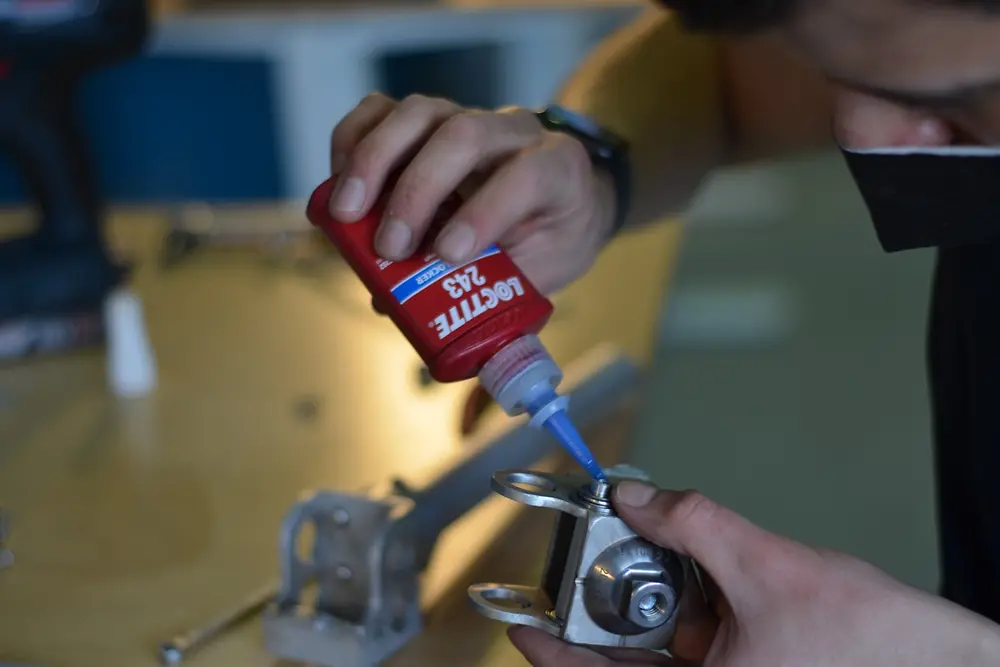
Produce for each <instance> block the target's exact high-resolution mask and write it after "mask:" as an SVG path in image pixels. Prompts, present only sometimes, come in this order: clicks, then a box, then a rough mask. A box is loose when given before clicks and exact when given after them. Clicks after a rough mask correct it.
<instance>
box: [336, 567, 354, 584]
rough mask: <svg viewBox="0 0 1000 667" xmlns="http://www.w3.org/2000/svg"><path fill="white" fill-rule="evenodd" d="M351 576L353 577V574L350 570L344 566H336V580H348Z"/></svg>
mask: <svg viewBox="0 0 1000 667" xmlns="http://www.w3.org/2000/svg"><path fill="white" fill-rule="evenodd" d="M353 576H354V573H353V572H351V568H349V567H347V566H346V565H338V566H337V578H338V579H344V580H347V579H350V578H351V577H353Z"/></svg>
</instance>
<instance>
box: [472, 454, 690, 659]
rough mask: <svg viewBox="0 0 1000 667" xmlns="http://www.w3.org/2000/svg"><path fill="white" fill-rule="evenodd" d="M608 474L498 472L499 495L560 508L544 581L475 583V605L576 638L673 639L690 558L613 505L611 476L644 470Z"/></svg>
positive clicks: (655, 645)
mask: <svg viewBox="0 0 1000 667" xmlns="http://www.w3.org/2000/svg"><path fill="white" fill-rule="evenodd" d="M606 472H607V475H608V479H609V480H610V483H606V482H589V481H588V480H587V478H585V477H583V476H576V475H564V476H560V475H550V474H547V473H538V472H531V471H521V470H507V471H502V472H498V473H496V474H495V475H494V477H493V490H494V491H496V492H497V493H499V494H500V495H502V496H505V497H507V498H510V499H511V500H514V501H516V502H519V503H522V504H525V505H530V506H532V507H542V508H548V509H554V510H558V511H559V512H560V514H559V517H558V519H557V521H556V526H555V530H554V532H553V534H552V538H551V540H550V543H549V553H548V559H547V562H546V565H545V571H544V574H543V576H542V582H541V585H540V586H538V587H528V586H520V585H509V584H491V583H490V584H476V585H474V586H471V587H470V588H469V597H470V599H471V602H472V604H473V607H474V608H475V609H476V610H477V611H478V612H479V613H481V614H482V615H483V616H486V617H487V618H490V619H493V620H497V621H501V622H504V623H510V624H514V625H527V626H531V627H534V628H538V629H540V630H543V631H545V632H547V633H549V634H551V635H553V636H555V637H558V638H560V639H563V640H565V641H568V642H570V643H573V644H583V645H589V646H609V647H622V648H641V649H650V650H662V649H665V648H666V647H667V645H668V644H669V643H670V640H671V639H672V638H673V635H674V631H675V629H676V626H677V616H678V609H679V607H680V600H681V597H682V595H683V593H684V589H685V586H686V585H688V584H687V583H686V582H689V581H690V582H692V583H694V582H693V579H694V577H693V576H692V575H693V567H692V563H691V561H690V560H689V559H687V558H682V557H680V556H678V555H677V554H676V553H674V552H672V551H669V550H667V549H664V548H662V547H659V546H657V545H655V544H652V543H650V542H648V541H646V540H644V539H643V538H641V537H639V536H637V535H636V534H635V532H634V531H633V530H632V529H631V528H629V527H628V526H627V525H625V522H624V521H622V520H621V519H620V518H619V517H618V516H617V515H616V514H615V511H614V509H613V508H612V507H611V502H610V497H611V489H612V485H613V484H615V483H617V482H619V481H622V480H624V479H642V480H644V481H647V479H648V478H646V476H645V475H644V474H643V473H642V472H641V471H638V470H636V469H634V468H626V467H620V468H612V469H610V470H608V471H606Z"/></svg>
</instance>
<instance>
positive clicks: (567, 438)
mask: <svg viewBox="0 0 1000 667" xmlns="http://www.w3.org/2000/svg"><path fill="white" fill-rule="evenodd" d="M545 428H546V429H548V431H549V433H551V434H552V435H553V436H555V438H556V440H558V441H559V444H561V445H562V446H563V448H564V449H565V450H566V451H567V452H569V453H570V455H571V456H572V457H573V458H574V459H575V460H576V462H577V463H579V464H580V465H581V466H583V469H584V470H586V471H587V474H589V475H590V476H591V477H592V478H594V479H595V480H597V481H599V482H606V481H607V477H605V476H604V470H603V469H602V468H601V465H600V464H599V463H598V462H597V460H596V459H595V458H594V455H593V454H592V453H591V452H590V448H589V447H587V444H586V443H585V442H584V441H583V437H582V436H581V435H580V432H579V431H577V430H576V426H574V425H573V422H572V421H570V418H569V415H567V414H566V412H565V411H563V410H560V411H558V412H554V413H553V414H552V416H551V417H549V419H548V420H547V421H546V422H545Z"/></svg>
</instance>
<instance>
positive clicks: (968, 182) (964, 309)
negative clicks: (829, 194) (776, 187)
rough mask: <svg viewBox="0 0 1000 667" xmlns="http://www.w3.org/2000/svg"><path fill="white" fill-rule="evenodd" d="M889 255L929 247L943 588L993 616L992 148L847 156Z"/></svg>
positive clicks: (998, 205)
mask: <svg viewBox="0 0 1000 667" xmlns="http://www.w3.org/2000/svg"><path fill="white" fill-rule="evenodd" d="M844 155H845V158H846V160H847V163H848V166H849V168H850V169H851V172H852V174H853V175H854V178H855V180H856V182H857V183H858V186H859V188H860V190H861V193H862V195H863V196H864V198H865V201H866V203H867V205H868V209H869V212H870V213H871V217H872V220H873V222H874V224H875V230H876V233H877V234H878V238H879V241H880V242H881V244H882V246H883V248H884V249H885V250H887V251H890V252H893V251H900V250H908V249H911V248H927V247H935V248H937V249H938V250H937V266H936V269H935V275H934V287H933V295H932V299H931V308H930V327H929V336H928V347H927V352H928V355H927V356H928V367H929V379H930V388H931V399H932V403H933V405H932V409H933V411H932V415H933V429H934V446H935V474H936V480H937V500H938V524H939V543H940V551H941V562H942V569H943V572H942V592H943V594H944V595H945V596H946V597H948V598H949V599H951V600H953V601H954V602H957V603H959V604H961V605H963V606H965V607H967V608H969V609H971V610H973V611H975V612H978V613H980V614H982V615H984V616H986V617H988V618H991V619H992V620H993V621H996V622H1000V308H998V304H997V301H998V297H1000V152H998V151H996V150H994V149H989V148H967V149H966V148H959V149H954V148H950V149H939V150H931V151H929V152H927V151H921V152H913V151H906V150H895V151H889V152H885V151H883V152H849V151H845V152H844Z"/></svg>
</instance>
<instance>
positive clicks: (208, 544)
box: [0, 212, 677, 667]
mask: <svg viewBox="0 0 1000 667" xmlns="http://www.w3.org/2000/svg"><path fill="white" fill-rule="evenodd" d="M0 221H2V216H0ZM112 229H113V237H114V239H115V245H116V247H118V248H120V249H121V251H122V252H123V253H124V254H125V255H127V256H129V257H131V258H134V259H136V260H137V262H138V267H137V270H136V274H135V281H134V282H135V288H136V290H137V291H138V293H139V294H140V296H141V297H142V299H143V301H144V304H145V310H146V314H147V319H148V323H149V330H150V336H151V339H152V342H153V345H154V346H155V349H156V352H157V356H158V362H159V368H160V383H159V387H158V389H157V391H156V392H155V393H154V394H153V395H151V396H149V397H147V398H145V399H141V400H132V401H122V400H116V399H114V398H112V397H110V396H109V395H108V393H107V392H106V390H105V378H104V357H103V353H102V352H101V351H99V350H95V351H90V352H80V353H76V354H72V355H68V356H62V357H54V358H49V359H45V360H37V361H32V362H27V363H22V364H17V365H13V366H10V367H4V368H0V506H2V507H5V508H6V509H7V510H8V511H9V513H10V518H11V529H12V530H11V534H10V540H9V546H10V548H11V549H12V550H13V551H14V553H15V555H16V559H17V560H16V563H15V565H14V566H13V567H11V568H9V569H6V570H0V662H2V661H4V660H7V661H21V662H26V663H29V664H32V665H40V666H52V667H144V666H146V665H154V664H156V659H155V649H156V647H157V645H158V644H159V643H160V642H161V641H163V640H165V639H167V638H168V637H170V636H171V635H173V634H175V633H177V632H179V631H182V630H185V629H187V628H190V627H192V626H197V625H199V624H200V623H202V622H204V621H206V620H208V619H210V618H212V617H213V616H214V615H216V614H217V613H219V612H221V611H224V610H226V609H228V608H230V607H231V606H232V605H233V604H234V603H235V602H236V601H237V600H238V599H240V598H242V597H243V596H245V595H247V594H248V593H250V592H251V591H253V590H255V589H257V588H259V587H260V586H261V585H262V584H264V583H266V582H267V581H269V580H272V579H275V578H276V577H277V546H276V545H277V530H278V526H279V523H280V520H281V518H282V516H283V514H284V513H285V511H286V510H287V509H288V508H289V507H290V505H291V504H292V503H293V502H294V501H295V500H296V498H297V497H298V495H299V494H300V492H302V491H303V490H307V489H312V488H333V489H344V490H355V489H360V488H362V487H365V486H367V485H371V484H376V483H380V482H384V481H385V480H386V479H388V478H389V477H391V476H393V475H402V476H403V477H404V478H405V477H408V476H410V475H411V474H413V475H416V476H417V477H419V476H420V475H426V474H431V473H432V471H433V470H434V469H435V468H436V467H440V466H442V465H444V464H445V463H446V462H447V461H449V460H452V459H454V458H455V457H457V456H460V455H461V454H462V451H463V447H464V446H467V444H466V445H463V439H462V438H461V437H460V435H459V432H458V423H459V416H460V410H461V406H462V404H463V402H464V399H465V397H466V395H467V392H468V390H469V386H468V385H453V386H434V387H431V388H422V387H421V386H420V383H419V382H418V368H419V364H418V360H417V358H416V356H415V354H414V353H413V352H412V351H411V349H410V348H409V347H408V345H407V344H406V342H405V341H404V340H403V338H402V337H401V335H399V334H398V332H396V331H395V330H394V328H393V326H392V324H391V323H390V322H388V321H387V320H386V319H384V318H380V317H378V316H376V315H375V314H373V313H372V312H371V311H370V309H369V306H368V297H367V295H366V293H365V292H364V290H363V288H362V286H361V285H360V283H359V282H358V281H357V280H356V279H355V278H354V277H353V276H352V275H351V274H350V272H349V270H348V269H347V268H346V267H345V266H344V265H343V264H341V263H340V262H339V260H338V259H336V258H335V257H334V258H331V259H328V260H325V261H323V262H322V263H321V264H320V265H319V266H318V267H317V266H314V267H313V268H312V269H311V270H310V271H308V272H303V271H295V270H292V269H291V268H290V267H289V265H287V264H285V263H282V262H276V261H274V260H273V259H272V260H269V259H267V258H266V257H265V256H264V255H262V254H261V253H260V252H257V251H255V250H247V249H237V250H222V249H219V250H205V251H203V252H200V253H196V254H195V255H192V256H191V257H190V258H189V259H188V260H186V261H185V262H183V263H181V264H180V265H178V266H176V267H175V268H173V269H171V270H165V269H163V268H161V267H160V266H159V265H158V263H157V261H156V256H157V253H158V252H159V249H160V247H161V244H162V241H163V237H164V231H165V225H164V222H163V218H162V216H161V215H159V214H157V213H141V212H133V213H128V214H120V215H118V216H117V217H116V219H115V220H114V225H113V227H112ZM676 233H677V230H676V228H675V227H673V226H670V225H663V226H658V227H654V228H650V229H648V230H646V231H643V232H640V233H635V234H632V235H630V236H627V237H624V238H623V239H621V240H619V241H618V242H616V243H615V244H614V245H613V247H612V248H611V249H609V251H608V252H607V253H606V254H605V255H604V256H603V258H602V259H601V261H600V262H599V265H598V266H597V267H596V269H595V270H594V271H593V272H592V273H591V274H589V275H588V276H587V277H586V278H585V279H584V280H582V281H580V282H579V283H577V284H576V285H575V286H574V287H573V288H571V289H570V290H568V291H567V292H565V293H564V294H562V295H560V296H559V297H558V298H557V311H556V316H555V317H554V319H553V321H552V323H551V325H550V327H549V329H548V330H547V331H546V333H545V335H544V336H543V338H544V339H545V340H546V342H547V344H548V345H549V346H550V347H551V349H552V351H553V352H554V354H555V356H556V357H557V358H558V359H559V360H560V362H563V363H568V362H570V361H571V360H573V359H574V358H576V357H578V356H580V355H581V354H582V353H584V352H585V351H586V350H588V349H589V348H591V347H592V346H593V345H594V344H596V343H599V342H604V341H608V342H612V343H615V344H617V345H618V346H620V347H621V348H622V349H623V350H625V351H626V352H627V353H628V354H629V355H631V356H633V357H634V358H636V359H638V360H641V361H646V360H648V359H649V357H650V354H651V351H652V348H653V340H654V327H655V324H656V322H657V319H658V315H659V310H660V305H661V300H662V294H663V287H664V285H665V283H666V279H667V277H668V270H669V267H670V266H671V265H672V263H673V254H674V249H675V246H676V238H675V236H676ZM309 406H313V407H314V408H315V409H314V410H307V409H305V408H306V407H309ZM501 418H502V416H501ZM495 421H496V418H494V420H493V422H491V423H495ZM623 433H624V431H621V430H619V431H617V432H615V433H614V434H611V435H608V434H605V435H602V436H598V437H597V438H596V440H595V442H596V444H597V445H598V446H599V447H601V448H602V449H603V450H604V451H605V452H606V453H607V452H612V453H613V452H615V451H617V450H618V449H620V447H621V445H622V443H623V442H624V435H623ZM607 455H608V454H606V456H607ZM611 455H613V454H611ZM496 500H497V501H499V503H498V502H488V503H486V504H484V505H483V506H482V507H481V508H480V509H479V510H477V514H476V515H475V516H472V517H470V518H469V519H467V520H464V521H463V522H460V523H459V524H456V526H455V527H454V529H453V530H452V531H450V532H449V534H448V535H447V536H446V538H445V542H444V543H443V545H442V549H440V550H439V551H438V555H437V557H436V559H435V563H434V564H433V565H432V571H433V572H436V573H437V574H436V575H433V576H431V579H433V580H434V581H433V582H432V583H431V584H429V585H432V586H436V587H437V589H438V590H439V591H440V592H442V595H439V596H438V597H439V598H440V599H441V601H442V603H441V604H440V605H439V607H440V609H441V610H444V611H440V610H439V611H434V612H433V614H432V617H431V621H430V624H429V627H428V630H427V632H426V633H425V634H424V635H423V636H422V637H420V638H419V639H418V640H417V641H415V642H414V643H413V644H412V645H411V646H409V647H407V649H405V650H404V652H403V653H402V654H400V655H399V656H398V657H397V658H396V659H395V660H394V662H393V664H398V665H437V664H449V665H451V664H454V665H473V664H476V665H494V664H495V665H501V664H503V665H512V664H518V662H517V660H518V659H517V656H516V655H515V654H514V653H513V652H512V650H511V649H510V648H509V646H508V645H507V643H506V641H504V640H503V639H502V631H503V628H502V626H499V625H498V624H494V623H490V622H488V621H485V620H484V619H481V618H480V617H478V616H477V615H475V614H474V613H472V612H470V611H469V610H468V608H467V606H465V604H464V592H463V591H462V590H461V589H462V587H463V586H464V585H467V583H469V582H471V581H475V580H493V579H497V578H501V577H502V578H505V579H512V580H514V581H515V582H523V583H533V579H532V577H534V576H535V573H536V572H537V568H538V566H539V564H540V562H541V559H542V558H543V549H544V546H545V544H544V542H545V539H546V538H547V535H546V533H545V530H547V526H548V524H547V523H546V524H544V525H543V524H540V523H538V521H539V520H540V519H531V518H528V519H526V520H528V521H529V524H526V526H525V527H524V528H523V529H520V530H519V532H518V533H517V535H518V538H519V541H522V546H521V547H518V548H513V547H512V546H511V543H510V540H507V541H504V540H500V541H499V542H498V543H497V545H496V546H495V547H490V542H491V540H490V539H489V538H492V537H494V536H496V535H497V534H498V532H499V531H500V530H501V529H502V528H503V526H504V525H506V522H507V521H509V520H510V519H511V517H512V515H511V513H510V509H509V507H510V505H511V504H510V503H507V501H505V500H503V499H500V498H497V499H496ZM505 503H506V504H505ZM525 514H530V513H525ZM542 514H543V515H544V514H545V513H544V512H542ZM543 518H544V517H543ZM531 521H534V522H535V523H534V524H531ZM532 525H533V527H531V526H532ZM484 536H485V537H484ZM532 536H534V537H532ZM521 538H523V540H522V539H521ZM477 540H478V543H479V544H480V545H485V546H486V547H490V548H489V549H487V550H488V551H490V552H491V553H492V555H493V556H494V558H493V559H492V561H490V564H487V563H485V562H484V564H482V567H481V568H480V569H479V570H477V571H476V572H475V573H472V572H470V573H466V572H465V568H466V566H467V565H469V563H468V562H466V561H467V560H468V558H466V557H465V556H463V554H462V551H463V549H464V548H465V547H463V545H467V544H473V543H476V542H477ZM529 540H530V541H529ZM524 543H528V544H532V545H533V546H532V547H531V548H524V547H523V544H524ZM450 558H453V559H455V563H456V565H455V566H454V567H452V564H451V563H450V562H449V561H448V559H450ZM463 559H464V560H463ZM433 572H432V574H433ZM435 577H436V579H435ZM456 577H457V578H458V579H459V580H456ZM463 577H465V579H462V578H463ZM435 582H436V583H435ZM449 601H450V602H449ZM186 664H190V665H192V667H197V666H198V665H216V666H220V667H221V666H225V667H229V666H232V667H254V666H257V665H260V666H264V665H273V664H275V661H274V659H273V658H271V657H269V656H268V655H267V654H266V653H265V652H264V650H263V648H262V646H261V641H260V624H259V620H254V621H252V622H250V623H248V624H246V625H245V626H244V627H242V628H240V629H239V630H237V631H235V632H232V633H229V634H227V635H226V636H224V637H223V638H222V639H220V640H219V641H218V642H216V643H214V644H213V645H211V646H210V647H208V648H207V649H206V650H205V651H204V652H202V653H200V654H198V655H197V656H195V657H193V658H192V659H191V660H190V662H189V663H186Z"/></svg>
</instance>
